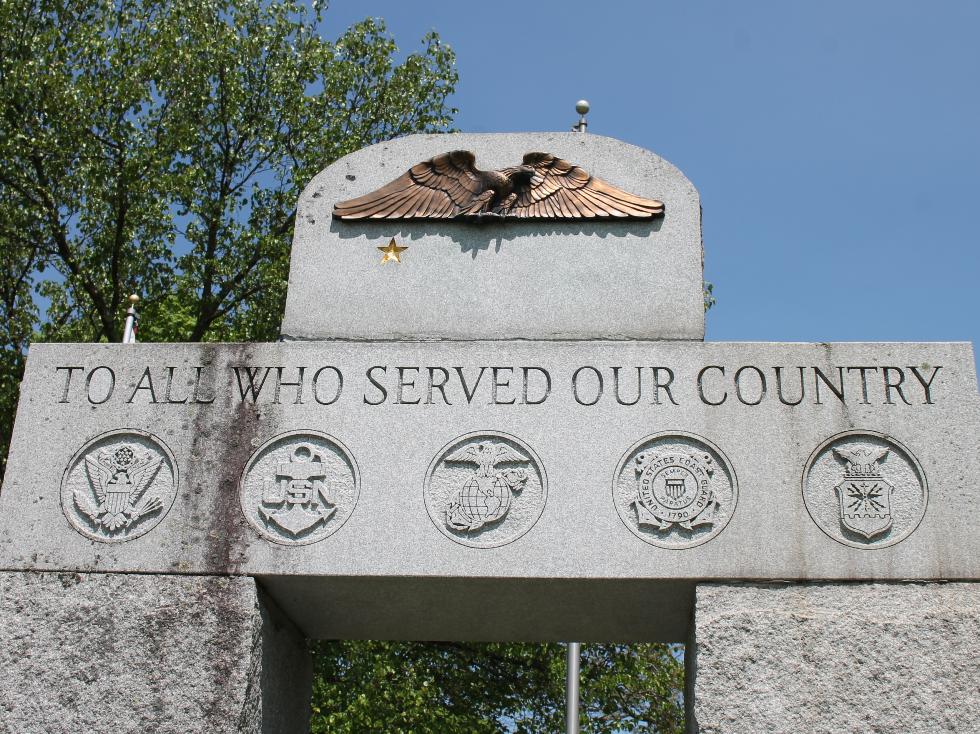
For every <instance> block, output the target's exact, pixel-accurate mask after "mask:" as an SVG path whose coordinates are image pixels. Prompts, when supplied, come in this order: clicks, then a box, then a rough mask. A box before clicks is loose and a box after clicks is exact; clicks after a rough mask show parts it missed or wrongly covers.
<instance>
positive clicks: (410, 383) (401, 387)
mask: <svg viewBox="0 0 980 734" xmlns="http://www.w3.org/2000/svg"><path fill="white" fill-rule="evenodd" d="M395 369H396V370H398V389H397V390H396V391H395V402H396V403H399V404H403V405H418V404H419V403H420V402H422V399H421V398H415V400H408V399H406V398H405V388H406V387H415V377H414V376H413V377H412V379H411V380H407V379H405V373H406V372H408V371H410V370H411V371H412V372H416V373H417V372H418V371H419V368H418V367H396V368H395Z"/></svg>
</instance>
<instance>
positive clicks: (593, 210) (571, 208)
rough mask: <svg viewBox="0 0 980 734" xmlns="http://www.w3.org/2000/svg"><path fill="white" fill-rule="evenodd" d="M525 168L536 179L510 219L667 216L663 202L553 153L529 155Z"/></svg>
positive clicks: (523, 193)
mask: <svg viewBox="0 0 980 734" xmlns="http://www.w3.org/2000/svg"><path fill="white" fill-rule="evenodd" d="M524 165H525V166H530V167H531V168H533V169H534V175H533V176H531V182H530V185H529V186H527V187H526V188H524V189H523V190H521V191H519V193H518V195H517V199H516V201H515V202H514V204H513V206H512V207H511V209H510V210H508V211H507V216H510V217H526V218H533V219H653V218H654V217H659V216H661V215H662V214H663V213H664V205H663V202H661V201H657V200H656V199H644V198H643V197H642V196H636V195H635V194H630V193H627V192H625V191H623V190H622V189H618V188H616V187H615V186H613V185H612V184H608V183H606V182H605V181H603V180H601V179H598V178H596V177H595V176H593V175H591V174H590V173H588V172H587V171H585V170H583V169H582V168H579V167H578V166H576V165H573V164H571V163H569V162H568V161H566V160H562V159H561V158H558V157H556V156H553V155H552V154H551V153H528V154H527V155H525V156H524ZM508 170H512V169H508Z"/></svg>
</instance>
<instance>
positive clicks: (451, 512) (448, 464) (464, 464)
mask: <svg viewBox="0 0 980 734" xmlns="http://www.w3.org/2000/svg"><path fill="white" fill-rule="evenodd" d="M423 494H424V499H425V509H426V511H427V512H428V513H429V518H430V519H431V520H432V523H433V524H434V525H435V526H436V527H437V528H438V529H439V531H440V532H441V533H442V534H443V535H445V536H446V537H447V538H449V539H450V540H452V541H454V542H456V543H459V544H461V545H467V546H470V547H471V548H496V547H498V546H501V545H504V544H506V543H510V542H511V541H513V540H516V539H517V538H519V537H521V536H522V535H524V533H526V532H527V531H528V530H530V529H531V528H532V527H533V526H534V524H535V523H536V522H537V521H538V518H539V517H541V513H542V512H543V511H544V506H545V502H546V501H547V498H548V479H547V476H546V475H545V471H544V467H543V466H542V464H541V459H539V458H538V455H537V454H536V453H534V450H533V449H532V448H531V447H530V446H528V445H527V444H526V443H524V442H523V441H522V440H521V439H519V438H517V437H516V436H512V435H510V434H508V433H502V432H500V431H487V430H484V431H478V432H474V433H467V434H466V435H464V436H460V437H459V438H456V439H454V440H453V441H451V442H450V443H448V444H446V445H445V446H443V447H442V449H441V450H440V451H439V453H438V454H436V456H435V458H434V459H433V460H432V463H431V464H429V469H428V471H427V472H426V475H425V487H424V490H423Z"/></svg>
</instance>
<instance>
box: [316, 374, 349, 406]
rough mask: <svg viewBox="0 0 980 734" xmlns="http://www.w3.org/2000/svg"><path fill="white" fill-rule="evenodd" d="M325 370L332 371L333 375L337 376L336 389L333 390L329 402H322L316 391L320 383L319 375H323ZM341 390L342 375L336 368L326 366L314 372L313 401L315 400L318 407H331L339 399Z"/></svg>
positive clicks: (318, 392) (342, 386)
mask: <svg viewBox="0 0 980 734" xmlns="http://www.w3.org/2000/svg"><path fill="white" fill-rule="evenodd" d="M325 370H332V371H333V373H334V374H335V375H336V376H337V389H336V390H334V393H333V397H332V398H330V399H329V400H323V399H322V398H321V397H320V391H319V389H318V388H319V382H320V375H321V374H323V372H324V371H325ZM343 389H344V374H343V373H342V372H341V371H340V370H339V369H337V368H336V367H332V366H330V365H327V366H326V367H321V368H320V369H318V370H317V371H316V372H314V373H313V399H314V400H316V401H317V402H318V403H319V404H320V405H333V404H334V403H336V402H337V401H338V400H339V399H340V393H341V391H342V390H343Z"/></svg>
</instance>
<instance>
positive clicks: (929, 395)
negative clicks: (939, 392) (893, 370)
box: [909, 365, 942, 405]
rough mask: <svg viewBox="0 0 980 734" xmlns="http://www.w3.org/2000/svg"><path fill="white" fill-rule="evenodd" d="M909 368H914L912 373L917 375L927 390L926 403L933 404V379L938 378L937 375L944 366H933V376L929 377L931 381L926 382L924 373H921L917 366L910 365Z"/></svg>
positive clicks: (923, 387) (916, 377)
mask: <svg viewBox="0 0 980 734" xmlns="http://www.w3.org/2000/svg"><path fill="white" fill-rule="evenodd" d="M923 366H925V365H923ZM909 369H910V370H912V374H913V375H915V379H917V380H918V381H919V382H920V383H921V385H922V389H923V390H924V391H925V394H926V401H925V403H924V404H925V405H932V392H931V389H930V388H931V386H932V381H933V380H935V379H936V375H937V374H939V370H941V369H942V367H933V368H932V377H930V378H929V382H926V381H925V380H924V379H923V377H922V375H920V374H919V370H918V369H917V368H915V367H909Z"/></svg>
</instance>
